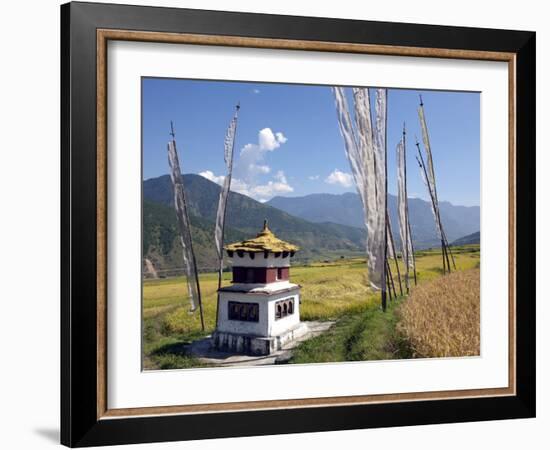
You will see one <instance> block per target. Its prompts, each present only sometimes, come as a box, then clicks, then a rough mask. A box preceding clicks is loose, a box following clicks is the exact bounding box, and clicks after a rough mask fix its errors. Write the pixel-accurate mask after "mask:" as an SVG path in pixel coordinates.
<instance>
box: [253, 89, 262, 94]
mask: <svg viewBox="0 0 550 450" xmlns="http://www.w3.org/2000/svg"><path fill="white" fill-rule="evenodd" d="M260 92H261V91H260V90H259V89H252V93H253V94H259V93H260Z"/></svg>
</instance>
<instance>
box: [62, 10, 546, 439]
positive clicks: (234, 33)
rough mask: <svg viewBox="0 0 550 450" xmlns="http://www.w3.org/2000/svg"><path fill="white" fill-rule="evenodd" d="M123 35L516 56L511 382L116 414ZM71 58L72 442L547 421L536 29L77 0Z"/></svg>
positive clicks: (67, 334)
mask: <svg viewBox="0 0 550 450" xmlns="http://www.w3.org/2000/svg"><path fill="white" fill-rule="evenodd" d="M281 30H284V31H281ZM109 40H126V41H143V42H160V43H173V44H177V43H186V44H200V45H215V46H232V47H252V48H269V49H286V50H295V51H298V52H299V51H303V50H310V51H311V50H313V51H322V52H342V53H365V54H382V55H395V56H415V57H426V58H430V57H437V58H452V59H454V58H458V59H474V60H477V59H481V60H490V61H505V62H507V63H508V67H509V105H510V106H509V112H508V117H509V154H508V158H509V186H510V188H509V193H508V198H509V224H508V229H509V242H508V243H507V244H508V251H509V257H510V265H509V276H510V284H509V299H508V300H509V311H510V317H509V339H510V342H509V385H508V387H507V388H495V389H477V390H476V389H474V390H464V391H441V392H423V393H421V394H419V393H411V394H384V395H370V396H353V397H324V398H315V399H311V398H310V399H288V400H270V401H262V402H237V403H224V404H222V403H216V404H207V405H200V406H190V405H173V406H169V407H166V406H165V407H155V406H154V405H151V407H150V408H135V409H126V410H116V409H115V410H113V409H109V408H108V405H107V401H106V398H107V395H106V390H107V387H106V378H107V377H106V370H107V367H106V366H107V364H106V342H107V339H108V336H107V330H106V314H107V310H106V292H107V291H106V274H107V252H106V245H107V229H106V223H107V222H106V205H107V201H108V199H107V195H106V182H107V181H106V180H107V171H108V167H107V164H106V152H107V148H106V147H107V117H106V98H107V85H106V79H107V77H106V74H107V59H106V52H107V42H108V41H109ZM61 56H62V66H61V77H62V78H61V119H62V128H61V142H62V155H61V174H62V180H61V204H62V217H61V219H62V220H61V223H62V229H61V243H62V244H61V261H62V263H61V274H62V278H61V288H62V289H61V291H62V298H61V306H62V308H61V393H62V395H61V442H62V443H63V444H65V445H68V446H91V445H107V444H124V443H139V442H155V441H175V440H187V439H205V438H215V437H232V436H250V435H266V434H279V433H297V432H316V431H328V430H345V429H355V428H370V427H386V426H401V425H417V424H430V423H445V422H463V421H479V420H492V419H509V418H520V417H523V418H526V417H534V415H535V301H534V298H535V270H534V267H535V248H536V246H535V176H534V173H535V33H532V32H525V31H506V30H489V29H476V28H459V27H445V26H432V25H416V24H402V23H383V22H365V21H354V20H341V19H321V18H309V17H291V16H275V15H263V14H262V15H260V14H249V13H229V12H214V11H201V10H188V9H171V8H153V7H137V6H125V5H108V4H93V3H69V4H66V5H63V6H62V7H61Z"/></svg>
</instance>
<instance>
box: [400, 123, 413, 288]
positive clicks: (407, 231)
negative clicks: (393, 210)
mask: <svg viewBox="0 0 550 450" xmlns="http://www.w3.org/2000/svg"><path fill="white" fill-rule="evenodd" d="M406 136H407V131H406V128H405V122H403V137H402V139H403V174H404V177H405V179H404V180H403V182H404V185H405V243H404V244H403V243H401V246H402V248H405V249H407V250H406V252H405V253H406V254H407V258H406V261H404V262H405V287H406V289H407V295H409V290H410V275H409V258H410V257H411V255H409V239H410V241H411V247H412V236H411V234H410V224H409V194H408V192H407V147H406V143H407V139H406ZM414 277H415V285H416V273H415V274H414Z"/></svg>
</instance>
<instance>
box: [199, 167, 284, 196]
mask: <svg viewBox="0 0 550 450" xmlns="http://www.w3.org/2000/svg"><path fill="white" fill-rule="evenodd" d="M199 175H201V176H203V177H204V178H206V179H208V180H210V181H213V182H214V183H217V184H220V185H221V184H223V181H224V179H225V177H224V176H223V175H219V176H217V175H215V174H214V173H213V172H212V171H211V170H205V171H204V172H200V173H199ZM231 190H232V191H233V192H238V193H239V194H243V195H246V196H248V197H252V198H253V199H255V200H258V201H260V202H262V203H263V202H266V201H268V200H269V199H271V198H272V197H274V196H276V195H279V194H287V193H289V192H294V188H293V187H292V186H290V185H289V184H288V181H287V179H286V176H285V173H284V172H283V171H282V170H279V171H277V173H276V174H275V175H273V179H272V180H269V181H268V182H267V183H264V184H248V183H246V182H245V181H243V180H241V179H239V178H233V179H232V180H231Z"/></svg>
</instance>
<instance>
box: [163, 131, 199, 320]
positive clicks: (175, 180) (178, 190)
mask: <svg viewBox="0 0 550 450" xmlns="http://www.w3.org/2000/svg"><path fill="white" fill-rule="evenodd" d="M168 163H169V165H170V169H171V170H170V178H171V179H172V187H173V189H174V206H175V208H176V216H177V219H178V226H179V230H180V242H181V246H182V248H183V263H184V267H185V275H186V278H187V288H188V291H189V301H190V303H191V310H192V311H194V310H195V309H196V308H197V305H198V303H199V301H200V300H199V279H198V271H197V266H196V261H195V255H194V253H193V243H192V241H191V226H190V223H189V215H188V213H187V204H186V202H185V192H184V190H183V179H182V176H181V170H180V164H179V160H178V152H177V150H176V141H175V140H172V141H170V142H169V143H168Z"/></svg>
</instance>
